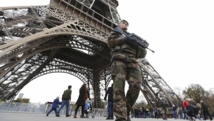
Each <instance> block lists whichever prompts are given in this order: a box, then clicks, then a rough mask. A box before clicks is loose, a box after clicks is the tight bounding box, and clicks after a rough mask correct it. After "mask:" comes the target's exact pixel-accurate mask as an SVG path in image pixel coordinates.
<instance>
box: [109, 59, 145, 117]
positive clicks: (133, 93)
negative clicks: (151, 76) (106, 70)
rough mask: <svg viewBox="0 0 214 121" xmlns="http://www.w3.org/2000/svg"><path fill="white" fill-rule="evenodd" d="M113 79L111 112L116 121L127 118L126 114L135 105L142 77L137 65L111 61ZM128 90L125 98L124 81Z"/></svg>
mask: <svg viewBox="0 0 214 121" xmlns="http://www.w3.org/2000/svg"><path fill="white" fill-rule="evenodd" d="M111 71H112V73H111V74H112V79H113V89H114V91H113V92H114V93H113V106H114V108H113V111H114V115H115V116H116V118H117V119H119V118H125V119H126V118H127V113H129V111H130V110H131V108H132V106H133V105H134V104H135V102H136V100H137V98H138V96H139V92H140V87H141V82H142V76H141V70H140V67H139V65H138V63H124V62H122V61H113V62H112V65H111ZM126 80H127V82H128V84H129V88H128V91H127V94H126V96H125V81H126Z"/></svg>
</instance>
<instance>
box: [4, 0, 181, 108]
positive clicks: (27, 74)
mask: <svg viewBox="0 0 214 121" xmlns="http://www.w3.org/2000/svg"><path fill="white" fill-rule="evenodd" d="M117 6H118V1H117V0H100V1H96V0H51V1H50V4H49V5H47V6H18V7H17V6H16V7H3V8H0V10H1V12H2V13H3V16H2V17H1V18H0V19H1V20H3V23H1V24H0V25H1V26H0V43H1V44H0V77H1V78H0V98H1V99H13V98H12V97H14V96H15V95H16V94H17V93H18V92H19V91H20V90H21V89H22V88H23V87H24V86H26V85H27V84H28V83H29V82H30V81H33V80H34V79H36V78H38V77H40V76H43V75H45V74H49V73H59V72H60V73H68V74H71V75H73V76H76V77H77V78H79V79H80V80H81V81H83V82H87V83H88V87H89V89H90V93H92V94H93V95H94V97H93V98H94V101H95V103H94V104H95V106H96V107H100V106H101V98H100V97H101V96H104V93H105V91H106V90H107V87H108V85H109V83H110V81H111V80H112V79H111V68H110V58H111V53H110V49H109V48H108V46H107V38H108V35H109V34H110V32H111V31H112V30H113V28H114V27H116V23H118V22H119V21H120V17H119V14H118V12H117ZM7 10H9V11H12V12H13V13H12V14H11V13H10V12H8V11H7ZM20 24H21V26H17V25H20ZM139 65H140V67H141V70H142V80H143V82H142V86H141V87H142V88H141V91H142V93H143V94H144V97H145V99H146V100H147V102H148V105H149V106H150V107H155V106H156V105H157V103H158V100H159V95H165V96H166V97H167V99H168V101H169V103H170V104H171V105H172V104H176V103H178V102H179V98H178V97H177V95H176V94H175V93H174V92H173V90H172V89H171V88H170V87H169V85H167V83H166V82H165V81H164V80H163V78H162V77H161V76H160V75H159V74H158V73H157V71H156V70H155V69H154V68H153V67H152V66H151V64H150V63H149V62H148V61H147V60H146V59H143V60H139Z"/></svg>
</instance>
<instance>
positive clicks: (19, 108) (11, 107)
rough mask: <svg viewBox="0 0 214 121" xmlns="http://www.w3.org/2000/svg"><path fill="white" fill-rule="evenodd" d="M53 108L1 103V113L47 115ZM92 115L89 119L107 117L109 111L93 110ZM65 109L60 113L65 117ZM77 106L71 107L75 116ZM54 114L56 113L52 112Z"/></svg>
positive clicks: (28, 104) (29, 104)
mask: <svg viewBox="0 0 214 121" xmlns="http://www.w3.org/2000/svg"><path fill="white" fill-rule="evenodd" d="M50 108H51V104H40V103H21V102H12V103H11V102H5V101H0V112H17V113H18V112H21V113H42V114H44V115H45V114H46V113H47V112H48V111H49V110H50ZM92 110H93V111H92V113H90V114H89V117H90V116H91V117H92V116H94V117H106V116H107V110H106V109H99V108H93V109H92ZM65 111H66V109H65V107H64V108H63V109H62V110H61V111H60V115H65ZM74 112H75V106H71V110H70V114H71V115H74ZM52 113H53V114H54V111H53V112H52ZM80 114H81V108H80V109H79V110H78V112H77V115H78V116H79V115H80Z"/></svg>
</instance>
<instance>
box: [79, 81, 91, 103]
mask: <svg viewBox="0 0 214 121" xmlns="http://www.w3.org/2000/svg"><path fill="white" fill-rule="evenodd" d="M86 92H87V94H88V98H89V91H88V90H86V88H85V86H84V84H83V85H82V86H81V88H80V90H79V97H78V99H77V102H76V105H85V95H86ZM89 99H90V98H89Z"/></svg>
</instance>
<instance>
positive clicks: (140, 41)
mask: <svg viewBox="0 0 214 121" xmlns="http://www.w3.org/2000/svg"><path fill="white" fill-rule="evenodd" d="M114 31H115V32H117V33H120V34H122V35H124V36H125V37H129V38H131V40H128V41H133V43H136V44H138V45H140V46H141V47H143V48H146V49H148V50H150V51H152V52H153V53H154V52H155V51H154V50H151V49H150V48H148V46H149V43H148V42H147V41H146V40H144V39H143V38H141V37H139V36H138V35H136V34H134V33H131V34H127V33H126V32H124V31H123V30H122V29H120V28H119V27H116V28H115V29H114Z"/></svg>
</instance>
